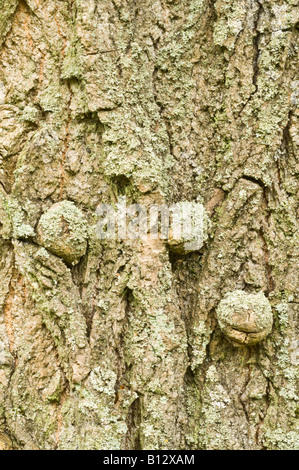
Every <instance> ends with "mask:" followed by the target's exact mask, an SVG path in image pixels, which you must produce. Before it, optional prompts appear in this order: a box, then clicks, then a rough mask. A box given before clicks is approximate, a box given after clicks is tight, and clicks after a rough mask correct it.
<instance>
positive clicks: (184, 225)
mask: <svg viewBox="0 0 299 470" xmlns="http://www.w3.org/2000/svg"><path fill="white" fill-rule="evenodd" d="M172 208H173V210H172V211H171V212H172V225H171V229H170V235H169V239H168V240H167V244H168V247H169V249H170V251H173V252H175V253H178V254H187V253H191V252H193V251H198V250H200V249H201V248H202V247H203V245H204V244H205V243H206V241H207V240H208V237H209V232H210V229H211V221H210V218H209V216H208V214H207V212H206V210H205V208H204V206H203V205H202V204H200V203H197V202H194V201H192V202H189V201H183V202H179V203H177V204H175V205H174V206H172ZM177 228H178V230H176V229H177Z"/></svg>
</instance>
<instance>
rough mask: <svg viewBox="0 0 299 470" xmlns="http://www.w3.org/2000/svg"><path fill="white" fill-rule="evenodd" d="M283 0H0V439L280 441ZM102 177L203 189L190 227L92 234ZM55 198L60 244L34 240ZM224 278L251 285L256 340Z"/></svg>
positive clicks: (289, 262) (291, 175) (297, 140)
mask: <svg viewBox="0 0 299 470" xmlns="http://www.w3.org/2000/svg"><path fill="white" fill-rule="evenodd" d="M295 3H296V2H295V1H293V0H285V1H280V0H257V1H256V0H238V1H233V0H216V1H215V2H213V1H211V0H73V1H72V0H26V1H24V0H20V1H19V0H0V39H1V41H0V44H1V55H0V119H1V129H0V235H1V238H0V279H1V280H0V448H9V447H11V446H13V447H14V448H17V449H175V448H177V449H264V448H266V449H293V448H296V447H297V448H298V445H299V442H298V428H296V418H297V417H298V402H297V401H296V400H297V395H296V373H297V372H298V304H299V295H298V291H299V290H298V287H299V278H298V220H297V219H298V215H299V198H298V194H299V182H298V174H299V164H298V144H299V135H298V108H297V107H296V106H297V103H298V99H299V87H298V83H299V82H298V76H296V72H298V16H297V15H298V10H297V9H296V5H295ZM120 195H126V197H127V201H128V203H132V202H139V203H143V204H145V205H146V206H147V207H149V206H150V204H153V203H155V202H156V203H159V204H161V203H166V204H170V203H173V202H178V201H184V200H188V201H196V200H197V201H199V202H203V203H204V204H205V207H206V209H207V211H208V212H209V214H210V217H211V220H212V224H213V228H212V232H211V235H210V239H209V241H208V243H207V244H206V245H205V247H204V249H203V250H201V251H200V252H195V253H191V254H188V255H174V254H170V253H169V252H168V248H167V246H166V245H165V244H164V242H163V240H161V241H160V240H149V241H148V242H144V241H140V240H137V241H132V240H119V241H114V242H112V241H110V242H109V243H108V241H107V242H105V243H103V242H101V241H99V240H98V239H97V237H96V234H95V229H94V228H95V224H96V222H97V219H96V214H95V210H96V207H97V206H98V204H99V203H109V204H115V203H116V202H117V199H118V196H120ZM59 201H72V202H73V203H74V204H75V205H76V207H77V208H78V209H79V210H80V211H81V212H82V214H83V216H84V219H85V220H86V228H87V230H88V247H87V251H86V254H85V255H84V256H83V257H82V258H81V260H80V262H79V264H77V265H76V266H72V265H71V263H68V262H67V261H66V259H64V258H63V257H60V256H57V255H55V254H53V253H52V252H50V250H48V249H46V248H44V247H41V246H40V245H39V243H40V238H39V237H38V235H37V230H36V229H37V226H38V222H39V219H40V217H41V216H42V214H44V213H45V212H46V211H47V210H48V209H49V208H50V207H51V206H52V205H53V204H54V203H57V202H59ZM234 290H242V291H244V292H248V293H255V292H260V291H263V292H264V294H265V295H266V296H267V297H268V299H269V301H270V303H271V306H272V311H273V315H274V324H273V331H272V333H271V334H270V335H269V336H268V337H267V338H266V339H264V340H263V341H262V342H260V343H259V344H257V345H256V346H251V347H249V346H241V347H235V346H234V345H232V344H231V343H230V342H229V341H228V340H227V339H226V338H225V337H224V335H223V333H222V332H221V330H220V328H219V325H218V322H217V314H216V308H217V305H218V304H219V302H220V301H221V299H222V298H223V296H224V295H225V294H226V293H227V292H231V291H234ZM296 335H297V336H296Z"/></svg>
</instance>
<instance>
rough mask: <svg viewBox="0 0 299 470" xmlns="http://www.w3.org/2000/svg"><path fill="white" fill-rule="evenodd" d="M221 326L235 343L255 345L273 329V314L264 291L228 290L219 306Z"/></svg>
mask: <svg viewBox="0 0 299 470" xmlns="http://www.w3.org/2000/svg"><path fill="white" fill-rule="evenodd" d="M217 317H218V323H219V326H220V328H221V330H222V332H223V333H224V335H225V336H226V337H227V338H228V340H229V341H231V342H232V343H233V344H235V345H236V346H237V345H242V344H245V345H248V346H251V345H254V344H256V343H259V342H260V341H262V340H263V339H264V338H266V336H268V334H269V333H270V332H271V330H272V324H273V315H272V309H271V305H270V302H269V300H268V299H267V297H265V295H264V294H263V292H258V293H256V294H248V293H246V292H244V291H242V290H236V291H233V292H228V293H227V294H226V295H225V297H224V298H223V299H222V300H221V302H220V303H219V305H218V307H217Z"/></svg>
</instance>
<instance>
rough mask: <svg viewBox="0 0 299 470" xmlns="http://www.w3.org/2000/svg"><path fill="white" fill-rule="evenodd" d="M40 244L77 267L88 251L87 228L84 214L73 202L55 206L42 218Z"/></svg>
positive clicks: (60, 203) (39, 235) (38, 230)
mask: <svg viewBox="0 0 299 470" xmlns="http://www.w3.org/2000/svg"><path fill="white" fill-rule="evenodd" d="M37 233H38V243H39V244H40V245H42V246H44V247H45V248H47V249H48V250H49V251H51V252H52V253H54V254H55V255H57V256H60V257H61V258H63V259H64V260H65V261H66V263H67V264H71V265H75V264H77V263H78V262H79V260H80V258H81V257H82V256H83V255H84V254H85V252H86V249H87V227H86V222H85V220H84V216H83V214H82V212H81V211H80V210H79V209H78V208H77V207H76V206H75V204H74V203H73V202H71V201H61V202H58V203H56V204H54V205H53V206H52V207H51V208H50V209H49V210H48V211H47V212H46V213H45V214H43V215H42V216H41V218H40V221H39V224H38V227H37Z"/></svg>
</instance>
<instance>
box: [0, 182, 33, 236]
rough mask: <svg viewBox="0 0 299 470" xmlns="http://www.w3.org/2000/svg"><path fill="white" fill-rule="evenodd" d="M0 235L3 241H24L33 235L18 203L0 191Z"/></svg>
mask: <svg viewBox="0 0 299 470" xmlns="http://www.w3.org/2000/svg"><path fill="white" fill-rule="evenodd" d="M0 235H1V236H2V237H3V238H5V239H9V238H14V239H26V238H30V237H33V236H34V235H35V232H34V229H33V228H32V227H31V225H29V224H28V223H26V214H25V211H24V210H23V209H22V207H21V206H20V204H19V203H18V201H17V200H15V199H14V198H12V197H11V196H8V195H6V194H5V193H4V191H0Z"/></svg>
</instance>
